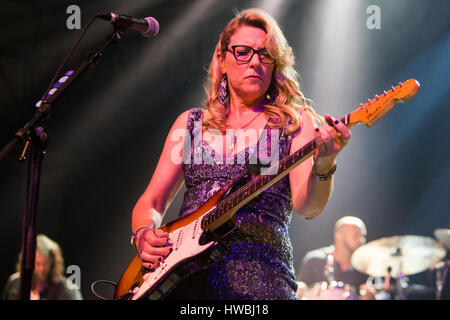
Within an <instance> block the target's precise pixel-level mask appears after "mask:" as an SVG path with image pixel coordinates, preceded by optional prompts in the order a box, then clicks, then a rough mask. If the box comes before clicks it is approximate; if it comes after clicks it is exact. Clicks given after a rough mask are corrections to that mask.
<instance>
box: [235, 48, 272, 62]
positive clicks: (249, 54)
mask: <svg viewBox="0 0 450 320" xmlns="http://www.w3.org/2000/svg"><path fill="white" fill-rule="evenodd" d="M228 51H230V52H231V53H232V54H233V56H234V58H235V59H236V60H237V61H239V62H245V63H247V62H249V61H250V60H252V58H253V55H254V54H255V53H256V54H257V55H258V56H259V61H261V63H264V64H272V63H275V59H274V58H273V57H271V56H270V54H269V53H268V52H267V50H266V49H260V50H255V49H253V48H252V47H248V46H232V47H231V50H230V49H228Z"/></svg>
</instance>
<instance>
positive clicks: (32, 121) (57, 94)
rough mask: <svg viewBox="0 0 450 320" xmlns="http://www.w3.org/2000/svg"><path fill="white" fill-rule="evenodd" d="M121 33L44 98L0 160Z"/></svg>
mask: <svg viewBox="0 0 450 320" xmlns="http://www.w3.org/2000/svg"><path fill="white" fill-rule="evenodd" d="M122 33H123V31H122V30H117V29H115V30H114V32H113V33H112V34H110V35H109V36H108V39H107V42H106V43H105V45H104V46H103V47H102V48H101V49H100V50H98V51H97V52H95V53H94V54H91V55H89V56H88V57H87V58H86V59H85V60H84V61H83V63H82V64H81V65H80V66H79V67H78V68H77V69H76V71H75V72H74V73H73V74H72V75H71V76H70V77H69V78H68V79H67V81H65V82H64V83H63V84H62V85H61V86H60V87H59V88H58V90H57V91H56V92H55V93H54V94H53V95H51V96H50V97H49V98H48V100H44V103H43V104H42V105H41V106H40V107H39V108H38V111H37V112H36V113H35V114H34V116H33V117H32V118H31V119H30V120H29V121H28V122H27V124H26V125H25V126H24V127H23V128H20V129H19V130H18V131H17V132H16V133H15V137H14V138H13V139H12V140H11V141H10V142H8V143H7V144H6V145H5V146H4V147H3V148H2V149H1V150H0V161H2V160H4V159H5V158H6V157H7V156H8V155H9V154H10V153H11V152H12V150H14V149H15V148H16V147H17V146H19V145H20V144H22V143H24V142H25V141H27V140H28V138H29V135H30V129H32V128H33V127H34V126H35V125H36V124H38V123H42V122H44V121H45V120H46V119H47V118H48V117H49V116H50V114H51V111H52V106H53V105H54V103H55V102H56V101H57V100H58V99H59V98H60V97H61V96H62V95H63V94H64V93H66V92H67V91H68V89H70V88H72V87H73V86H74V85H75V83H76V82H77V81H78V80H79V79H80V78H81V76H82V75H83V74H84V73H85V72H87V71H89V70H90V69H91V68H92V67H93V66H94V64H95V63H97V61H98V60H99V58H100V57H101V56H102V55H103V52H104V51H105V50H106V49H107V48H108V47H109V46H110V45H111V44H114V43H116V42H117V41H118V40H120V39H121V36H122ZM44 99H45V97H44Z"/></svg>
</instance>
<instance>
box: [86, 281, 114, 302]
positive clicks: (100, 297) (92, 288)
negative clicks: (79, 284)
mask: <svg viewBox="0 0 450 320" xmlns="http://www.w3.org/2000/svg"><path fill="white" fill-rule="evenodd" d="M97 283H107V284H112V285H113V286H115V287H117V286H118V284H117V283H115V282H112V281H108V280H97V281H94V282H93V283H92V284H91V291H92V293H93V294H94V295H95V296H96V297H97V298H99V299H101V300H112V299H107V298H104V297H102V296H101V295H99V294H98V293H97V292H95V290H94V286H95V285H96V284H97Z"/></svg>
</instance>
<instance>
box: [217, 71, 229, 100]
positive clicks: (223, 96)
mask: <svg viewBox="0 0 450 320" xmlns="http://www.w3.org/2000/svg"><path fill="white" fill-rule="evenodd" d="M227 87H228V82H227V75H226V74H224V75H223V77H222V81H221V82H220V88H219V98H218V99H219V102H220V104H221V105H223V106H224V107H225V108H227V107H228V104H229V97H228V90H227Z"/></svg>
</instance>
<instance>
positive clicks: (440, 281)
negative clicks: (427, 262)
mask: <svg viewBox="0 0 450 320" xmlns="http://www.w3.org/2000/svg"><path fill="white" fill-rule="evenodd" d="M449 266H450V260H448V261H444V262H440V263H438V264H437V265H436V267H435V269H436V300H441V295H442V289H443V288H444V283H445V280H446V279H447V273H448V267H449Z"/></svg>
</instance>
